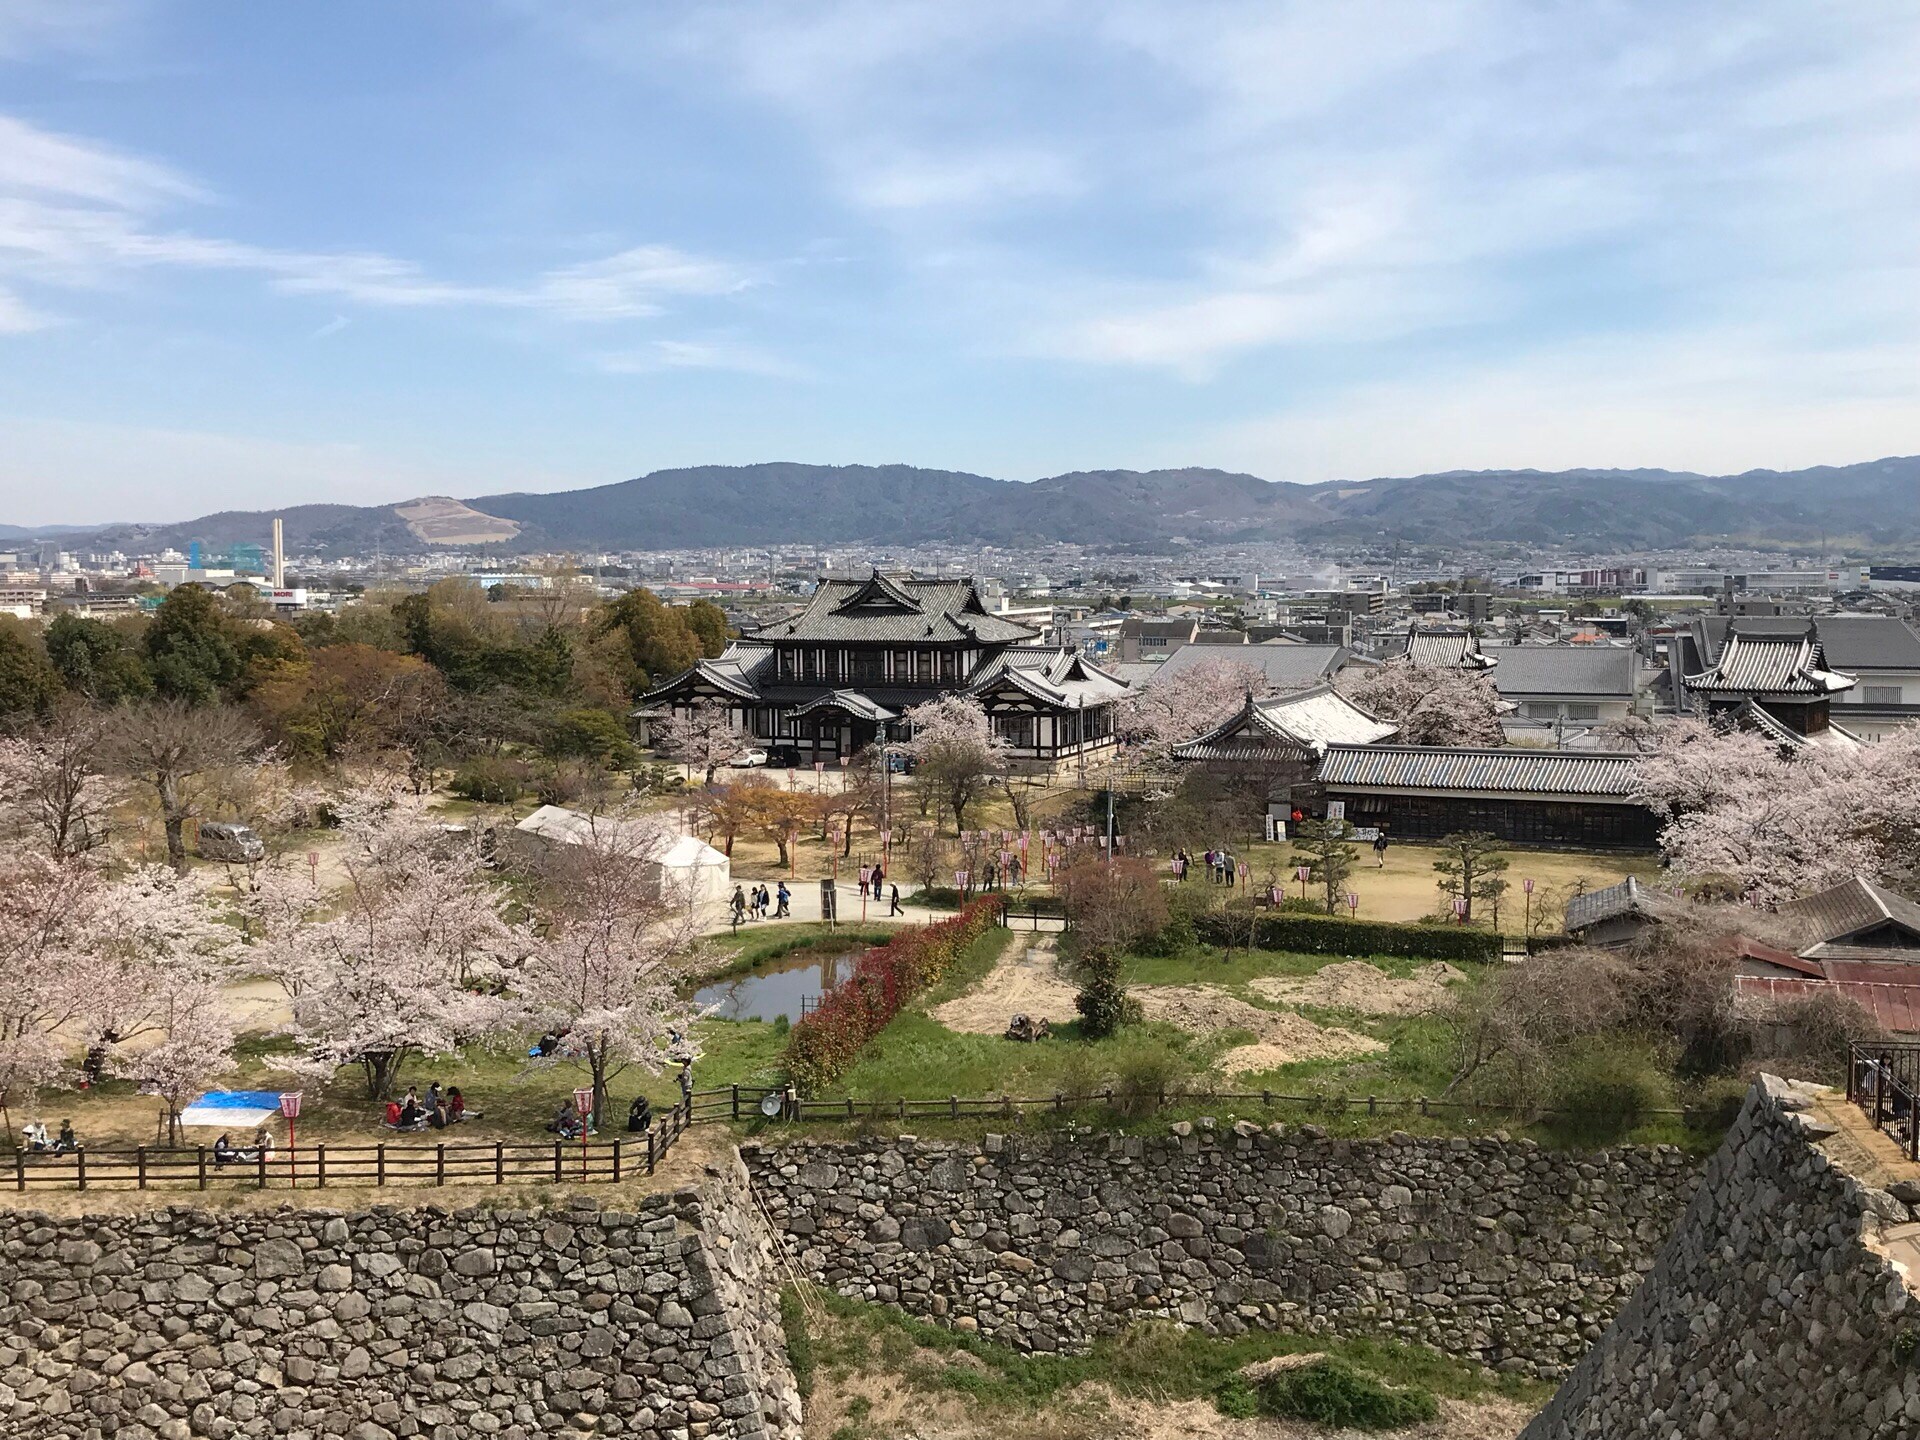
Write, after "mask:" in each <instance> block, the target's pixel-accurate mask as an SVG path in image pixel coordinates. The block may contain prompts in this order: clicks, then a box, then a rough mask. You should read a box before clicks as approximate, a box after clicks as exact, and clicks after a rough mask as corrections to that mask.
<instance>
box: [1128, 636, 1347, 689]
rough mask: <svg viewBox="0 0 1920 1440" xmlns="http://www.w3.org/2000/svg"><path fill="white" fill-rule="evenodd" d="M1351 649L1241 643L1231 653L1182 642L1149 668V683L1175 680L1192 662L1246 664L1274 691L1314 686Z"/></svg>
mask: <svg viewBox="0 0 1920 1440" xmlns="http://www.w3.org/2000/svg"><path fill="white" fill-rule="evenodd" d="M1352 657H1353V652H1352V651H1351V650H1349V649H1348V648H1347V647H1346V646H1344V645H1298V644H1294V643H1293V642H1291V641H1288V642H1284V643H1266V642H1262V643H1261V644H1258V645H1242V646H1240V647H1238V648H1237V649H1235V650H1234V651H1233V652H1232V653H1231V654H1222V653H1221V652H1220V651H1218V650H1214V649H1208V648H1203V647H1201V646H1198V645H1183V646H1181V647H1180V648H1179V649H1178V650H1176V651H1174V652H1173V654H1171V655H1169V656H1168V657H1167V658H1166V659H1165V660H1163V661H1161V662H1160V663H1159V664H1158V665H1156V666H1154V668H1153V675H1152V677H1151V683H1153V684H1155V685H1164V684H1166V683H1167V682H1169V681H1174V680H1177V679H1178V678H1179V677H1180V676H1181V675H1183V674H1185V673H1186V672H1187V671H1188V670H1190V669H1192V668H1193V667H1194V666H1195V665H1213V664H1218V663H1221V662H1225V663H1227V664H1230V665H1250V666H1252V667H1253V668H1255V669H1257V670H1259V671H1260V672H1261V674H1263V675H1265V676H1266V677H1267V684H1269V685H1270V686H1272V687H1273V688H1275V689H1278V690H1285V689H1293V688H1296V687H1299V686H1302V685H1318V684H1320V683H1321V682H1322V681H1325V680H1331V679H1333V677H1334V676H1336V675H1338V674H1339V673H1340V672H1341V671H1342V670H1343V669H1345V668H1346V665H1347V662H1348V661H1349V660H1350V659H1352Z"/></svg>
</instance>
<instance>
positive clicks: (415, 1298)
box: [0, 1161, 799, 1440]
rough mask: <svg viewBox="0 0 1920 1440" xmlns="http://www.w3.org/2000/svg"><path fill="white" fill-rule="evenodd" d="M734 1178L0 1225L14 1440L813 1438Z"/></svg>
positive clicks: (4, 1388) (754, 1229)
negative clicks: (520, 1205)
mask: <svg viewBox="0 0 1920 1440" xmlns="http://www.w3.org/2000/svg"><path fill="white" fill-rule="evenodd" d="M776 1258H777V1257H776V1255H775V1250H774V1245H773V1242H772V1239H771V1236H770V1235H769V1233H768V1232H767V1231H766V1229H765V1227H764V1225H763V1224H761V1223H760V1222H759V1220H758V1217H757V1212H756V1211H755V1210H754V1208H753V1205H752V1197H751V1196H750V1195H749V1194H748V1192H747V1183H746V1173H745V1171H744V1169H743V1168H742V1167H740V1166H739V1164H738V1162H737V1161H736V1162H734V1164H733V1165H732V1167H730V1168H724V1167H717V1173H715V1174H714V1175H713V1176H712V1178H711V1179H710V1181H709V1183H707V1184H706V1185H704V1186H703V1187H702V1188H701V1189H699V1190H697V1191H683V1192H680V1193H678V1194H674V1195H660V1196H653V1197H649V1198H647V1199H645V1200H643V1201H641V1202H639V1207H638V1209H636V1210H634V1211H617V1210H613V1209H600V1208H598V1205H597V1201H596V1199H595V1198H593V1197H589V1196H571V1197H564V1198H561V1199H560V1203H559V1205H558V1206H556V1208H553V1209H547V1210H512V1209H494V1208H488V1207H475V1208H471V1209H461V1210H448V1209H440V1208H435V1207H432V1206H423V1207H417V1208H409V1207H402V1206H396V1205H381V1206H376V1207H374V1208H372V1209H370V1210H365V1211H357V1212H348V1211H335V1210H323V1209H298V1210H296V1209H292V1208H282V1209H279V1210H274V1211H239V1212H220V1213H210V1212H207V1211H200V1210H194V1209H191V1208H185V1207H178V1208H173V1209H169V1210H164V1211H157V1212H153V1213H148V1214H137V1215H94V1216H86V1217H75V1218H71V1219H66V1218H55V1217H52V1216H48V1215H41V1214H34V1213H19V1212H0V1434H4V1435H6V1436H7V1437H9V1440H97V1437H106V1436H114V1437H119V1440H188V1437H190V1436H191V1437H201V1436H206V1437H212V1440H229V1437H255V1436H262V1437H264V1436H276V1437H284V1440H320V1437H335V1436H344V1437H348V1440H398V1437H410V1436H424V1437H429V1440H472V1437H493V1436H498V1437H501V1440H531V1437H533V1436H536V1435H548V1434H557V1433H566V1434H569V1435H584V1434H589V1433H590V1434H595V1435H627V1436H645V1437H655V1436H657V1437H662V1440H700V1437H712V1440H763V1437H766V1440H771V1437H781V1436H788V1435H794V1434H797V1433H798V1426H799V1400H798V1397H797V1395H796V1394H795V1392H794V1388H793V1378H792V1374H791V1372H790V1371H789V1370H788V1368H787V1365H786V1355H785V1348H784V1345H783V1344H782V1343H781V1339H780V1334H779V1315H778V1308H777V1300H776V1294H775V1289H774V1286H773V1284H772V1283H771V1280H770V1278H769V1269H768V1267H769V1266H770V1265H771V1264H773V1263H774V1261H775V1260H776Z"/></svg>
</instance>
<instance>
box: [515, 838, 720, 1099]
mask: <svg viewBox="0 0 1920 1440" xmlns="http://www.w3.org/2000/svg"><path fill="white" fill-rule="evenodd" d="M673 838H674V837H673V836H672V834H671V833H669V832H668V831H667V830H666V829H665V828H664V827H663V826H661V825H660V824H659V823H658V822H657V821H654V820H636V819H627V818H622V817H618V816H597V817H595V818H594V820H593V821H592V823H591V824H590V826H589V828H588V829H587V831H586V833H585V834H584V835H582V836H581V837H580V838H579V839H578V840H577V841H576V842H575V843H573V844H570V845H565V846H562V847H560V848H558V849H557V850H555V851H554V852H553V853H552V854H551V855H550V857H549V859H548V863H547V864H546V865H545V866H544V867H543V869H544V873H543V884H542V887H541V888H542V901H541V906H540V911H541V919H542V929H543V932H544V933H543V934H542V936H541V939H540V943H539V944H538V945H536V946H535V947H534V948H533V949H532V950H531V951H530V952H529V953H528V955H527V957H526V960H525V962H524V963H523V964H522V965H521V966H520V968H519V970H518V972H517V975H516V977H515V990H516V993H517V996H518V1001H519V1004H520V1007H521V1013H522V1016H523V1021H524V1023H525V1024H526V1025H527V1026H528V1028H529V1029H530V1030H532V1031H537V1032H538V1033H540V1034H553V1035H557V1036H558V1037H559V1044H558V1045H557V1046H555V1047H554V1048H553V1049H552V1050H551V1051H550V1052H549V1053H548V1054H546V1055H544V1056H531V1057H529V1061H528V1063H529V1066H530V1067H531V1068H534V1069H538V1068H543V1067H548V1066H554V1065H567V1066H571V1067H574V1068H576V1069H579V1070H581V1071H583V1072H585V1074H586V1075H587V1077H588V1080H589V1083H590V1084H591V1086H592V1088H593V1114H594V1116H595V1118H596V1120H599V1121H604V1118H605V1116H606V1113H607V1091H608V1087H609V1085H611V1084H612V1082H613V1081H614V1080H615V1079H617V1078H618V1077H619V1076H620V1075H622V1074H624V1073H625V1072H626V1071H627V1070H628V1069H630V1068H636V1067H637V1068H639V1069H641V1070H644V1071H646V1072H647V1073H648V1074H658V1073H659V1072H660V1070H661V1068H662V1067H663V1066H664V1065H665V1064H667V1063H668V1061H669V1060H678V1059H692V1058H695V1056H696V1053H697V1047H696V1045H695V1043H694V1041H693V1039H692V1037H691V1033H690V1031H691V1026H692V1022H693V1020H694V1018H695V1015H696V1011H695V1010H694V1008H693V1007H692V1005H690V1004H689V1003H688V1002H687V1001H685V1000H682V999H681V998H680V997H679V996H678V994H677V993H676V991H675V986H674V979H675V966H676V964H680V963H684V962H685V961H686V959H687V958H688V957H689V956H690V955H692V954H693V953H694V952H695V950H696V948H697V937H698V935H699V930H700V919H699V915H698V913H697V908H696V905H695V897H694V895H693V893H692V892H691V890H682V889H681V888H680V887H679V883H678V882H677V881H675V880H673V879H671V878H665V877H670V876H671V873H672V872H670V871H664V870H662V868H661V867H660V865H659V859H660V856H661V854H662V853H663V852H664V851H665V849H666V848H667V847H668V846H669V845H671V844H672V843H673Z"/></svg>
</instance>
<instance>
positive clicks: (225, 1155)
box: [213, 1125, 273, 1165]
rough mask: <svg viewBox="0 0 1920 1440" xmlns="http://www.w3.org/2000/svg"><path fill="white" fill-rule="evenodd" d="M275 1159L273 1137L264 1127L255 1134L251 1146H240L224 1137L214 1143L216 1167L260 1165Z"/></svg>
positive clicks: (229, 1138) (228, 1137)
mask: <svg viewBox="0 0 1920 1440" xmlns="http://www.w3.org/2000/svg"><path fill="white" fill-rule="evenodd" d="M271 1159H273V1136H272V1135H271V1134H269V1133H268V1131H267V1127H266V1126H264V1125H262V1126H261V1127H260V1128H259V1129H258V1130H256V1131H254V1132H253V1144H252V1145H251V1146H238V1145H235V1144H234V1143H233V1140H232V1137H230V1136H227V1135H222V1136H221V1137H220V1138H219V1139H218V1140H216V1141H214V1142H213V1163H214V1164H216V1165H258V1164H259V1163H260V1162H261V1161H263V1160H271Z"/></svg>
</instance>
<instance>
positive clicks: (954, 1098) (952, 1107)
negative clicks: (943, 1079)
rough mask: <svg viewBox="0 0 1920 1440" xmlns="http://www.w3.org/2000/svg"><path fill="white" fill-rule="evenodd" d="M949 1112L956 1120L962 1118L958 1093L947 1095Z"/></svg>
mask: <svg viewBox="0 0 1920 1440" xmlns="http://www.w3.org/2000/svg"><path fill="white" fill-rule="evenodd" d="M947 1114H948V1115H949V1116H950V1117H951V1118H952V1119H955V1120H958V1119H959V1118H960V1097H959V1096H958V1095H949V1096H948V1097H947Z"/></svg>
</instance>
